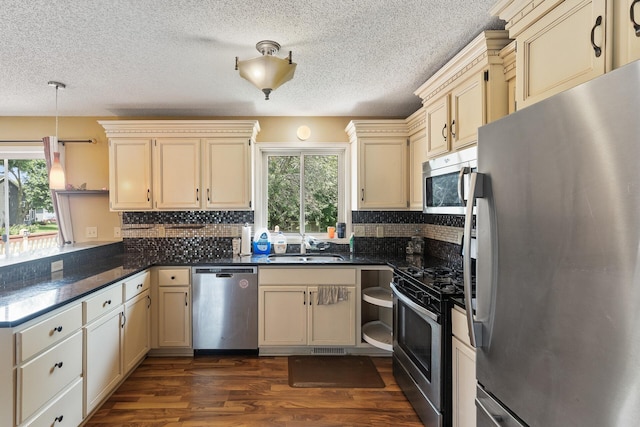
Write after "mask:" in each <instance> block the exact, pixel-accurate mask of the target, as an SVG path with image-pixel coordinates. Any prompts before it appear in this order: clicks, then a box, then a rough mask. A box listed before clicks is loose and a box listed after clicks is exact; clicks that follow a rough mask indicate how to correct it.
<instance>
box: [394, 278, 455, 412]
mask: <svg viewBox="0 0 640 427" xmlns="http://www.w3.org/2000/svg"><path fill="white" fill-rule="evenodd" d="M391 287H392V290H393V357H394V358H395V359H396V360H397V361H398V362H399V363H400V365H401V366H402V367H403V368H404V370H406V371H407V373H408V374H409V375H410V376H411V378H412V379H413V381H414V382H415V383H416V385H417V386H418V388H419V389H420V391H421V392H422V394H424V395H425V397H427V399H428V400H429V401H430V403H431V405H432V406H433V407H434V408H435V409H436V410H437V411H438V412H442V404H443V403H442V396H441V393H442V387H441V381H442V360H440V359H441V354H442V353H441V351H442V348H441V345H442V325H440V323H438V319H439V316H438V315H436V314H435V313H432V312H430V311H429V310H427V309H426V308H424V307H421V306H419V305H418V304H416V303H415V302H413V301H412V300H410V299H409V298H408V297H406V296H405V295H404V294H402V291H400V290H398V288H397V287H396V286H395V285H394V284H393V283H392V284H391Z"/></svg>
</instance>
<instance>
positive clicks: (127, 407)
mask: <svg viewBox="0 0 640 427" xmlns="http://www.w3.org/2000/svg"><path fill="white" fill-rule="evenodd" d="M373 360H374V363H375V365H376V367H377V369H378V372H379V373H380V375H381V376H382V379H383V380H384V382H385V388H353V389H345V388H292V387H289V385H288V380H287V358H286V357H257V356H256V357H252V356H197V357H194V358H165V357H162V358H160V357H150V358H147V359H146V360H145V361H144V362H143V363H142V364H141V365H140V366H139V367H138V368H137V369H136V370H135V371H134V372H133V373H132V374H131V375H130V376H129V378H127V380H126V381H125V382H124V383H123V384H122V385H121V386H120V388H118V390H116V392H115V393H114V394H113V395H112V396H111V397H110V398H109V399H108V400H107V401H106V402H105V403H104V404H103V405H102V407H101V408H100V409H99V410H98V411H97V412H96V413H95V414H94V415H93V417H91V419H90V420H88V422H87V423H86V425H87V426H92V427H95V426H130V427H133V426H189V427H193V426H261V427H262V426H285V427H289V426H305V427H306V426H323V427H324V426H358V427H360V426H362V427H364V426H407V427H408V426H416V427H417V426H422V423H421V422H420V420H419V418H418V416H417V415H416V413H415V412H414V411H413V409H412V407H411V405H410V404H409V402H408V401H407V400H406V398H405V397H404V394H403V393H402V391H401V390H400V389H399V388H398V386H397V384H396V382H395V380H394V378H393V374H392V372H391V358H373Z"/></svg>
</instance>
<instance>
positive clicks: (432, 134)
mask: <svg viewBox="0 0 640 427" xmlns="http://www.w3.org/2000/svg"><path fill="white" fill-rule="evenodd" d="M449 99H450V97H449V95H448V94H447V95H444V96H442V97H440V98H437V99H436V100H434V101H433V102H432V103H430V104H429V105H427V106H426V108H425V114H426V124H427V141H426V146H427V156H428V157H436V156H438V155H439V154H444V153H448V152H449V150H451V138H450V137H449V123H450V119H449V117H450V116H449Z"/></svg>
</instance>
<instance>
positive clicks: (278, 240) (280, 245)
mask: <svg viewBox="0 0 640 427" xmlns="http://www.w3.org/2000/svg"><path fill="white" fill-rule="evenodd" d="M273 231H274V233H276V237H275V240H274V242H273V251H274V252H275V253H277V254H285V253H287V236H285V235H284V234H282V231H280V227H278V226H277V225H276V226H275V227H274V229H273Z"/></svg>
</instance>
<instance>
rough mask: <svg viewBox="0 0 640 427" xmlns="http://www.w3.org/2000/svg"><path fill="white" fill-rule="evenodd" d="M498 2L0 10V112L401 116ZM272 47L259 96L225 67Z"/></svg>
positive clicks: (70, 4) (21, 6)
mask: <svg viewBox="0 0 640 427" xmlns="http://www.w3.org/2000/svg"><path fill="white" fill-rule="evenodd" d="M495 2H496V0H308V1H302V0H270V1H269V0H259V1H258V0H255V1H251V0H246V1H244V2H242V1H238V0H170V1H169V0H55V1H52V0H28V1H25V0H0V17H1V20H0V22H1V23H0V115H2V116H50V115H54V114H55V89H54V88H52V87H49V86H47V82H48V81H49V80H56V81H60V82H63V83H65V84H66V85H67V89H65V90H60V91H59V93H58V106H59V107H58V108H59V115H60V116H379V117H406V116H408V115H410V114H411V113H413V112H414V111H415V110H417V109H418V108H419V107H420V100H419V99H418V98H417V97H416V96H415V95H414V94H413V91H414V90H415V89H417V88H418V87H419V86H420V85H421V84H422V83H424V81H426V80H427V79H428V78H429V77H430V76H431V75H432V74H433V73H434V72H436V71H437V70H438V69H439V68H440V67H441V66H442V65H443V64H444V63H446V62H447V60H448V59H450V58H451V57H452V56H453V55H455V54H456V53H457V52H458V51H459V50H460V49H461V48H462V47H463V46H465V45H466V44H467V43H468V42H469V41H471V40H472V39H473V38H474V37H475V36H476V35H477V34H478V33H479V32H481V31H482V30H484V29H497V28H502V24H503V23H502V21H499V20H498V19H496V18H493V17H491V16H490V15H489V12H488V11H489V9H490V8H491V7H492V6H493V4H494V3H495ZM265 39H270V40H275V41H277V42H279V43H280V44H281V45H282V49H281V51H280V54H279V56H280V57H284V56H286V54H287V53H288V51H289V50H291V51H293V60H294V62H296V63H297V64H298V67H297V69H296V73H295V76H294V78H293V80H291V81H290V82H288V83H285V84H284V85H283V86H281V87H280V88H279V89H277V90H275V91H274V92H273V93H272V94H271V99H270V100H269V101H265V100H264V96H263V94H262V92H260V91H259V90H258V89H256V88H255V87H254V86H252V85H251V84H250V83H249V82H247V81H245V80H243V79H242V78H240V77H239V75H238V72H237V71H235V70H234V61H235V57H236V56H239V57H240V59H249V58H253V57H256V56H259V55H260V54H259V53H258V51H256V50H255V44H256V43H257V42H258V41H260V40H265Z"/></svg>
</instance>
